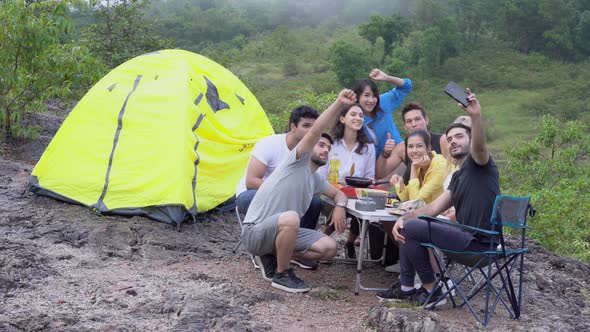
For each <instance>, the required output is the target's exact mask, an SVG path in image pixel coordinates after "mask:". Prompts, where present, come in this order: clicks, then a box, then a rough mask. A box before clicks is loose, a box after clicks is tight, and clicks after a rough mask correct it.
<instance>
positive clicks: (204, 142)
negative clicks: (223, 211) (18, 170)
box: [29, 50, 273, 224]
mask: <svg viewBox="0 0 590 332" xmlns="http://www.w3.org/2000/svg"><path fill="white" fill-rule="evenodd" d="M272 133H273V130H272V127H271V125H270V122H269V121H268V118H267V117H266V114H265V113H264V111H263V109H262V107H261V106H260V104H259V103H258V101H257V100H256V98H255V97H254V95H253V94H252V93H251V92H250V91H249V90H248V88H247V87H246V86H245V85H244V84H243V83H242V82H241V81H240V80H239V79H238V78H237V77H236V76H234V75H233V74H232V73H231V72H230V71H229V70H227V69H225V68H224V67H222V66H221V65H219V64H217V63H215V62H214V61H211V60H209V59H207V58H205V57H203V56H200V55H198V54H194V53H191V52H187V51H182V50H164V51H159V52H153V53H149V54H145V55H142V56H139V57H136V58H134V59H132V60H129V61H127V62H125V63H124V64H122V65H120V66H119V67H117V68H115V69H114V70H113V71H111V72H110V73H109V74H107V75H106V76H105V77H104V78H103V79H102V80H100V81H99V82H98V83H97V84H96V85H95V86H94V87H93V88H92V89H90V91H89V92H88V93H87V94H86V96H84V98H83V99H82V100H81V101H80V102H79V103H78V104H77V105H76V107H75V108H74V109H73V110H72V111H71V112H70V114H69V116H68V117H67V118H66V120H65V121H64V123H63V124H62V126H61V128H60V129H59V131H58V132H57V134H56V135H55V137H54V138H53V140H52V141H51V143H50V144H49V146H48V147H47V149H46V150H45V152H44V153H43V155H42V156H41V159H40V160H39V162H38V163H37V165H36V166H35V168H34V169H33V172H32V174H31V180H30V184H29V186H30V187H29V189H30V190H31V191H32V192H34V193H37V194H41V195H46V196H50V197H53V198H57V199H60V200H64V201H67V202H71V203H77V204H82V205H86V206H89V207H91V208H93V209H95V211H98V212H100V213H115V214H123V215H145V216H148V217H150V218H153V219H156V220H158V221H162V222H167V223H171V224H180V222H182V220H184V218H185V217H187V216H189V215H193V216H194V215H195V214H196V213H197V212H204V211H207V210H210V209H212V208H214V207H216V206H217V205H219V204H220V203H222V202H224V201H226V200H228V199H229V198H231V197H232V195H233V194H234V193H235V187H236V184H237V182H238V181H239V179H240V177H241V176H242V174H243V171H244V168H245V167H246V164H247V162H248V158H249V153H250V151H251V149H252V147H253V146H254V144H255V143H256V142H257V141H258V140H259V139H260V138H262V137H264V136H268V135H270V134H272Z"/></svg>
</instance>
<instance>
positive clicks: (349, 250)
mask: <svg viewBox="0 0 590 332" xmlns="http://www.w3.org/2000/svg"><path fill="white" fill-rule="evenodd" d="M344 256H345V258H348V259H356V251H355V249H354V243H351V242H346V243H345V244H344Z"/></svg>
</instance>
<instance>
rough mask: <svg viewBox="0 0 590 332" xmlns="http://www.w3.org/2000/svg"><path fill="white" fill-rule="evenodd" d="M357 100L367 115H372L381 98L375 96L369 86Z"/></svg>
mask: <svg viewBox="0 0 590 332" xmlns="http://www.w3.org/2000/svg"><path fill="white" fill-rule="evenodd" d="M357 99H358V102H359V105H361V107H362V109H363V110H364V111H365V112H367V113H371V112H373V110H374V109H375V107H376V106H377V102H378V100H379V96H378V95H376V94H375V92H374V91H373V90H372V89H371V87H370V86H369V85H367V86H365V88H364V89H363V91H362V92H361V93H360V95H359V96H357Z"/></svg>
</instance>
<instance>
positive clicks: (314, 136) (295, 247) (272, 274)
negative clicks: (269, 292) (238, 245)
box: [242, 89, 356, 293]
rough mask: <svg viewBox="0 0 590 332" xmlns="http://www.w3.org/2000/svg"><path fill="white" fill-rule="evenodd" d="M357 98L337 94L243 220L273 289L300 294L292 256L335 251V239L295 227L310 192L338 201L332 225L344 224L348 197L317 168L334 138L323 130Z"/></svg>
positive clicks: (245, 236) (321, 256)
mask: <svg viewBox="0 0 590 332" xmlns="http://www.w3.org/2000/svg"><path fill="white" fill-rule="evenodd" d="M355 102H356V96H355V94H354V92H353V91H352V90H348V89H345V90H342V91H341V92H340V94H339V95H338V98H337V99H336V101H334V103H332V105H330V106H329V107H328V108H327V109H326V110H325V111H324V112H323V113H322V114H321V115H320V116H319V117H318V119H317V120H316V121H315V123H314V124H313V126H312V127H311V129H310V130H309V131H308V132H307V133H306V134H305V136H304V137H303V139H302V140H301V141H300V142H299V143H298V144H297V146H296V147H295V148H294V149H293V150H292V151H291V152H290V153H289V155H288V157H287V158H286V159H285V160H284V161H283V162H282V163H281V164H280V165H279V167H277V169H275V171H274V172H273V173H272V174H271V175H270V176H269V177H268V178H267V179H266V181H264V183H263V184H262V185H261V186H260V188H259V189H258V192H257V193H256V195H255V196H254V199H253V200H252V203H251V204H250V207H249V208H248V212H247V213H246V217H245V218H244V222H243V226H244V227H243V230H242V243H243V244H244V247H245V248H246V249H247V250H248V251H249V252H250V253H251V254H253V255H255V256H256V257H255V259H256V261H257V263H258V265H259V266H260V271H261V272H262V277H263V278H264V279H265V280H267V281H271V282H272V283H271V285H272V286H273V287H275V288H278V289H282V290H285V291H287V292H293V293H300V292H307V291H309V290H310V288H309V286H308V285H307V284H305V282H304V281H303V280H301V279H299V278H298V277H297V276H296V275H295V273H294V272H293V270H292V269H291V268H289V262H290V260H291V258H294V259H305V260H313V261H318V260H328V259H331V258H333V257H334V256H335V255H336V251H337V246H336V241H334V239H332V238H330V237H329V236H326V235H325V234H323V233H321V232H318V231H315V230H311V229H306V228H300V227H299V221H300V218H301V216H302V215H303V214H304V213H305V211H306V210H307V208H308V207H309V204H310V202H311V199H312V197H313V196H317V195H320V194H324V195H326V196H327V197H329V198H331V199H332V200H333V201H334V202H335V203H336V208H335V209H334V214H333V217H332V223H333V224H334V226H335V228H336V231H337V232H339V233H340V232H343V231H344V230H345V228H346V220H345V218H346V212H345V207H346V204H347V201H348V200H347V198H346V195H345V194H344V193H343V192H341V191H340V190H338V189H336V187H334V186H332V185H330V184H329V183H328V182H327V181H326V180H325V179H324V178H323V177H321V176H320V175H319V174H316V170H317V169H318V168H319V167H320V166H322V165H324V164H326V162H327V160H328V153H329V151H330V149H331V148H332V143H333V141H332V138H331V137H330V136H329V135H328V134H325V133H323V131H324V129H325V128H326V127H327V126H328V125H330V124H331V123H332V122H333V119H334V118H336V117H337V116H338V113H339V112H340V111H341V109H342V108H343V107H348V106H350V105H352V104H354V103H355Z"/></svg>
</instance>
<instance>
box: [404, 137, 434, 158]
mask: <svg viewBox="0 0 590 332" xmlns="http://www.w3.org/2000/svg"><path fill="white" fill-rule="evenodd" d="M407 149H408V157H410V160H412V162H419V161H421V160H422V158H423V157H424V156H429V155H430V147H429V146H427V145H426V143H425V142H424V138H422V137H421V136H419V135H414V136H410V137H408V146H407Z"/></svg>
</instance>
